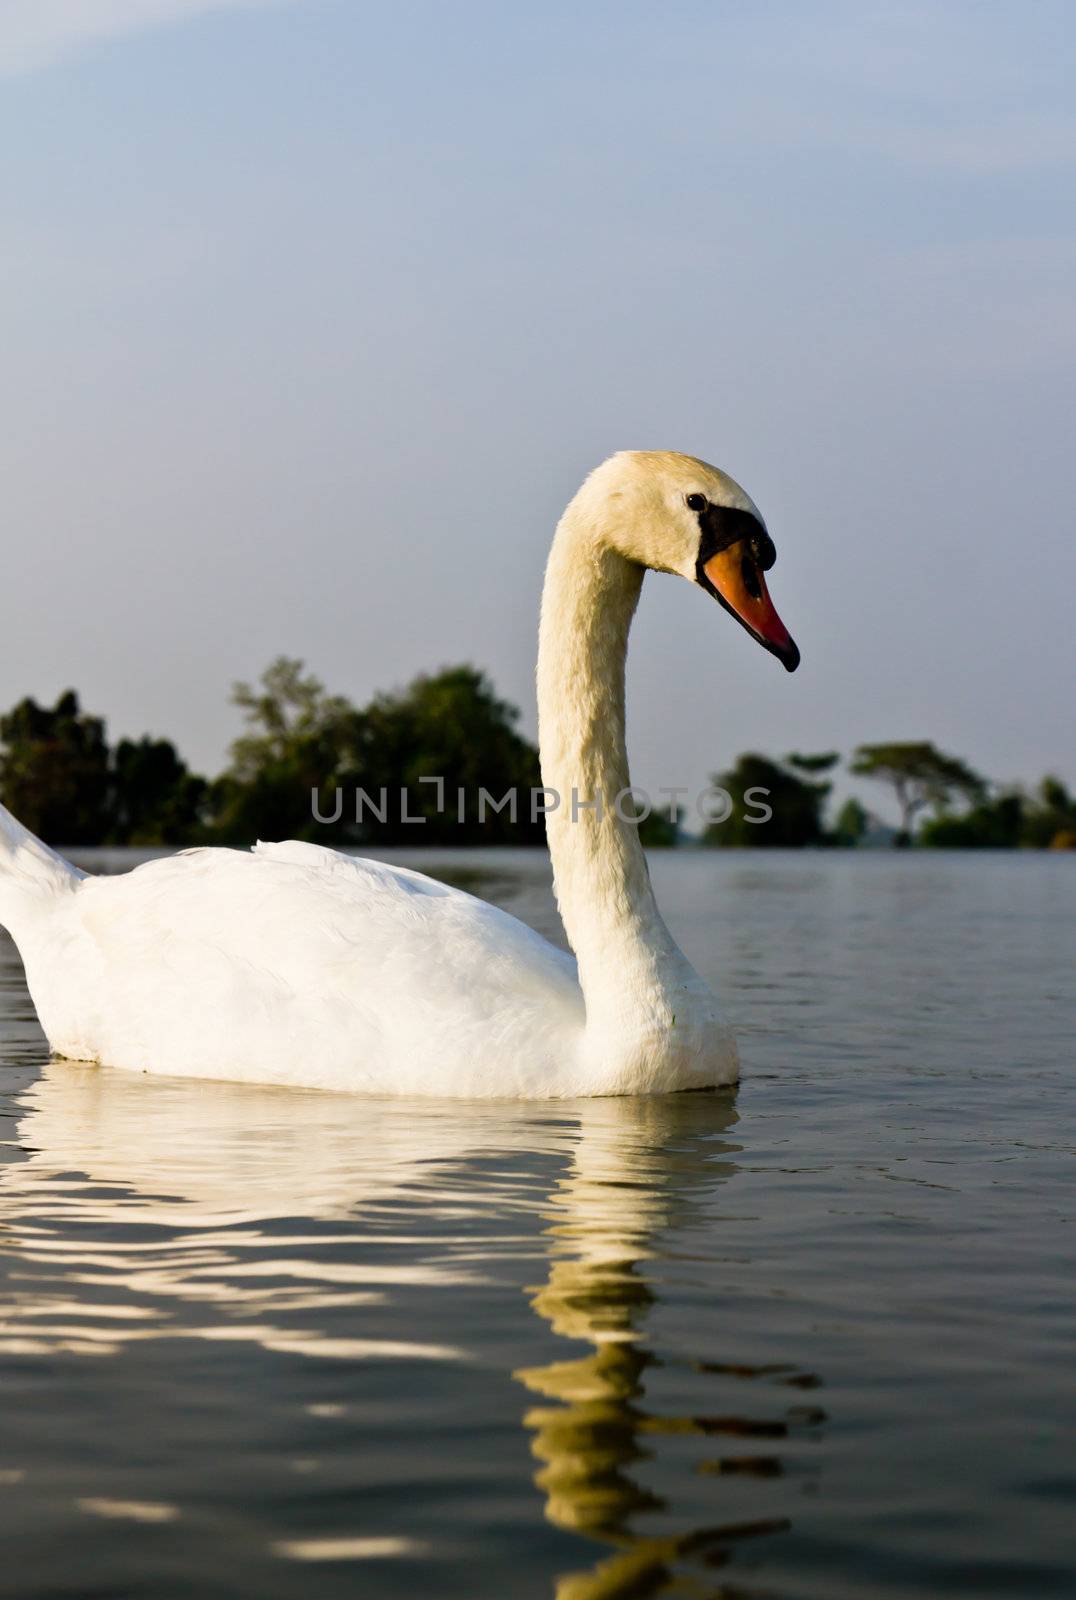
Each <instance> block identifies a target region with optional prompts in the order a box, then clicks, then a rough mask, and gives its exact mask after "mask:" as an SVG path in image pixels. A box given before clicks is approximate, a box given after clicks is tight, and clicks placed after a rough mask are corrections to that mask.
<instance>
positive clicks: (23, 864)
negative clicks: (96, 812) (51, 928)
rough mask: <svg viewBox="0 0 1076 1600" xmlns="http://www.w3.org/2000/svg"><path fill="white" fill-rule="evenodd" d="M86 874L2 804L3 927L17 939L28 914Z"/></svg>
mask: <svg viewBox="0 0 1076 1600" xmlns="http://www.w3.org/2000/svg"><path fill="white" fill-rule="evenodd" d="M84 876H85V874H84V873H81V872H80V871H79V870H78V868H77V867H73V866H72V865H71V863H70V861H65V860H64V858H63V856H61V855H57V854H56V851H55V850H50V849H49V847H48V845H47V844H42V843H41V840H40V839H37V838H35V837H34V835H33V834H32V833H31V832H30V830H29V828H24V827H23V825H22V823H21V822H16V820H15V818H14V817H13V816H12V815H11V812H10V811H8V810H7V809H6V808H5V807H4V806H0V926H3V927H5V928H7V930H8V932H9V933H10V934H12V935H13V936H14V937H15V938H17V937H18V933H19V928H20V926H21V925H22V924H23V922H24V921H25V919H26V918H27V917H32V916H33V915H34V913H35V912H37V913H40V912H41V911H43V910H45V909H46V908H47V907H48V904H49V902H50V901H53V900H55V899H57V898H58V897H60V896H62V895H63V894H64V893H65V892H67V891H68V890H70V889H73V888H74V887H75V885H76V884H77V883H78V882H79V881H80V880H81V879H82V878H83V877H84Z"/></svg>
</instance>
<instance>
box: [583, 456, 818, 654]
mask: <svg viewBox="0 0 1076 1600" xmlns="http://www.w3.org/2000/svg"><path fill="white" fill-rule="evenodd" d="M579 498H580V499H581V500H583V502H584V504H583V506H582V507H581V508H580V509H582V510H583V511H584V513H585V514H586V515H587V517H588V520H589V521H590V522H591V526H592V527H593V529H594V532H595V534H597V536H598V537H599V538H600V539H601V540H602V542H603V543H605V544H608V545H610V546H612V548H613V549H615V550H617V551H619V553H620V554H621V555H623V556H626V557H627V558H628V560H629V561H634V562H636V563H638V564H639V565H640V566H644V567H652V568H653V569H654V570H655V571H657V572H678V573H679V574H680V575H681V577H684V578H688V579H690V581H691V582H692V583H696V584H698V585H699V587H700V588H702V589H704V590H705V591H706V593H707V594H709V595H712V596H713V598H714V599H715V600H717V601H718V602H719V603H720V604H721V605H722V606H724V608H725V610H726V611H728V612H729V613H730V614H731V615H732V616H734V617H735V618H736V620H737V622H739V623H740V624H741V625H742V626H743V627H744V628H746V629H747V631H748V633H749V634H750V635H751V636H752V638H754V639H757V640H758V642H759V644H760V645H762V646H763V647H764V649H766V650H769V651H770V652H771V653H772V654H773V655H775V656H776V657H777V659H778V661H780V662H781V663H782V665H783V666H784V667H785V668H786V670H787V671H788V672H795V670H796V668H797V667H798V666H799V662H800V653H799V651H798V649H797V648H796V646H795V644H794V642H793V640H792V637H791V635H790V634H789V631H788V629H787V628H786V627H785V625H784V623H783V622H782V621H781V619H780V617H779V616H778V615H777V612H776V610H775V608H774V604H773V601H772V600H771V599H770V596H769V591H768V590H767V588H766V578H765V574H766V573H767V572H768V571H769V569H770V568H771V567H772V566H773V564H774V562H775V561H776V559H777V551H776V550H775V549H774V544H773V540H772V539H771V538H770V536H769V533H768V532H767V531H766V524H765V523H764V522H763V520H762V516H761V513H760V512H759V509H758V507H757V506H756V505H755V503H754V501H753V500H752V499H751V496H750V495H749V494H747V493H746V492H745V491H744V490H743V489H741V488H740V485H739V484H738V483H736V482H735V481H734V480H733V479H732V478H730V477H729V476H728V475H727V474H726V473H724V472H721V471H720V470H719V469H718V468H717V467H711V466H708V465H707V463H706V462H705V461H698V460H696V458H695V457H694V456H682V455H677V454H676V453H675V452H674V451H672V450H622V451H621V452H620V453H619V454H618V455H615V456H610V458H609V460H608V461H605V462H603V463H602V465H601V466H600V467H598V468H597V469H596V471H594V472H592V473H591V475H590V477H589V478H588V479H587V481H586V483H585V484H584V485H583V488H582V490H581V491H580V496H579Z"/></svg>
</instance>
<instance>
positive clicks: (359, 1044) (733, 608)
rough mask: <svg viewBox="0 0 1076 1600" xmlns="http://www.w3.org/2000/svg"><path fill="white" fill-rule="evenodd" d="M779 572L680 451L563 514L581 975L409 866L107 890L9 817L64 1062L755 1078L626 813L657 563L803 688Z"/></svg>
mask: <svg viewBox="0 0 1076 1600" xmlns="http://www.w3.org/2000/svg"><path fill="white" fill-rule="evenodd" d="M773 559H774V549H773V544H772V542H771V541H770V538H769V535H768V533H767V532H766V529H765V526H764V524H763V522H762V519H761V517H760V515H759V513H758V511H757V509H756V507H755V506H754V504H753V502H752V501H751V499H750V498H749V497H748V495H747V494H745V493H744V491H743V490H742V489H741V488H740V487H739V485H738V484H736V483H734V482H733V480H732V479H731V478H729V477H727V476H726V475H725V474H724V473H722V472H719V471H718V470H717V469H716V468H714V467H710V466H707V465H706V464H705V463H704V462H702V461H697V460H695V459H694V458H693V457H690V456H683V455H676V454H673V453H671V452H665V451H639V452H635V451H630V452H623V453H621V454H619V455H616V456H613V457H611V458H610V460H608V461H606V462H605V463H604V464H603V465H602V466H600V467H599V468H597V470H596V471H595V472H593V473H592V474H591V476H590V477H589V478H588V479H587V481H586V482H585V483H584V484H583V486H582V488H581V489H580V490H579V492H578V494H577V495H576V496H575V498H574V499H573V501H572V502H571V504H570V506H569V507H568V509H567V511H566V512H565V513H564V516H563V518H562V519H561V522H560V524H559V526H558V528H557V532H556V537H555V539H554V542H553V548H552V551H551V554H550V558H549V564H548V567H547V570H546V578H545V587H544V591H543V596H542V617H541V629H540V639H539V650H538V710H539V725H540V744H541V754H542V780H543V783H544V784H546V785H547V786H548V787H549V788H550V789H552V790H555V791H556V792H557V794H558V795H559V796H560V797H561V803H560V806H559V808H558V809H556V810H554V811H551V812H550V813H549V814H548V815H547V833H548V838H549V848H550V852H551V855H552V858H553V867H554V877H555V884H556V892H557V901H558V905H559V908H560V912H561V916H562V918H563V921H564V926H565V930H566V932H567V935H568V939H569V942H570V943H571V946H572V949H573V950H574V952H575V956H576V962H577V963H578V966H577V965H576V962H573V961H572V959H571V958H570V957H569V956H567V955H565V954H563V953H562V952H561V951H559V950H557V949H555V948H554V947H553V946H552V945H550V944H548V943H547V942H546V941H545V940H544V939H542V938H540V937H539V936H538V935H537V934H536V933H534V932H533V931H532V930H531V929H529V928H527V927H525V926H524V925H523V924H522V923H520V922H518V921H516V919H515V918H513V917H511V916H508V915H507V914H506V913H504V912H502V911H499V910H497V909H495V908H494V907H492V906H489V905H486V904H485V903H484V902H482V901H480V900H477V899H474V898H473V897H472V896H470V895H467V894H463V893H461V892H460V891H458V890H454V889H449V888H446V887H445V886H444V885H443V884H440V883H437V882H434V881H433V880H431V879H429V878H427V877H424V876H423V875H422V874H421V873H418V872H410V871H408V870H406V869H405V868H402V867H394V866H387V865H384V864H382V863H380V862H376V861H360V860H355V859H353V858H352V857H350V856H346V855H342V854H340V853H339V852H337V851H334V850H328V849H324V848H323V847H321V846H319V845H313V844H298V843H290V844H259V845H257V846H256V847H255V849H254V850H253V851H252V852H249V853H248V852H241V851H234V850H218V849H201V850H191V851H185V852H184V853H182V854H180V855H177V856H173V857H170V858H168V859H166V860H162V861H153V862H150V863H148V864H146V865H144V866H140V867H137V868H136V869H135V870H134V871H133V872H130V873H127V874H124V875H122V876H119V877H110V878H94V877H86V876H85V875H84V874H83V873H81V872H79V871H78V870H77V869H76V868H74V867H72V866H71V865H70V863H68V862H67V861H65V860H64V859H63V857H62V856H59V855H57V854H55V852H53V851H52V850H50V849H48V848H47V846H45V845H43V844H42V843H41V842H40V841H39V840H38V839H35V838H34V836H33V835H32V834H31V833H29V832H28V831H27V830H26V829H25V828H23V827H21V825H20V824H19V823H18V822H16V821H15V819H14V818H13V817H11V816H10V814H9V813H7V812H6V811H3V810H2V808H0V923H2V924H3V925H4V926H6V927H7V928H8V930H9V931H10V933H11V934H12V936H13V937H14V939H15V941H16V943H17V945H18V947H19V950H20V953H21V955H22V958H23V963H24V965H25V968H26V977H27V982H28V984H29V987H30V992H31V994H32V995H33V999H34V1003H35V1005H36V1007H37V1012H38V1016H39V1017H40V1019H41V1024H42V1027H43V1028H44V1030H45V1033H46V1034H47V1036H48V1039H49V1043H50V1045H51V1047H52V1049H53V1050H54V1051H55V1052H56V1053H57V1054H58V1055H62V1056H68V1057H71V1058H74V1059H76V1060H84V1061H99V1062H104V1063H108V1064H109V1065H111V1066H115V1067H124V1068H129V1069H131V1070H134V1071H144V1072H155V1073H167V1074H175V1075H178V1076H184V1077H203V1078H210V1077H211V1078H231V1079H240V1080H247V1081H251V1082H261V1083H281V1084H297V1085H305V1086H308V1087H312V1088H333V1089H352V1090H359V1091H365V1092H371V1093H389V1094H404V1095H418V1094H432V1095H459V1096H483V1097H492V1096H510V1097H518V1098H544V1097H555V1096H566V1095H601V1094H637V1093H661V1092H666V1091H670V1090H677V1089H690V1088H702V1087H709V1086H712V1085H716V1084H725V1083H732V1082H735V1080H736V1077H737V1075H738V1064H737V1056H736V1047H735V1044H734V1042H733V1039H732V1036H731V1034H730V1033H729V1031H728V1029H727V1028H726V1026H725V1025H724V1023H723V1022H722V1021H721V1018H720V1014H719V1011H718V1007H717V1003H716V1001H715V999H714V997H713V995H712V994H711V992H710V990H709V989H708V988H707V986H706V985H705V984H704V983H703V981H702V979H701V978H700V977H699V976H698V974H697V973H696V972H695V971H694V969H693V968H692V967H691V965H690V964H689V962H688V961H687V959H686V957H685V956H684V955H683V954H682V953H681V951H680V950H679V949H678V947H677V945H676V943H675V941H674V940H673V938H672V936H671V934H670V933H669V931H668V929H667V928H666V927H665V924H664V922H663V921H662V919H661V916H660V914H659V912H658V909H657V905H656V904H655V901H654V895H653V891H652V889H651V886H650V878H649V873H648V871H647V866H646V860H645V857H644V855H643V851H642V848H641V846H640V844H639V839H638V831H637V829H636V827H635V826H634V825H632V824H631V823H628V822H625V821H623V820H622V817H621V816H620V814H619V812H618V808H617V806H616V805H615V804H614V801H615V798H616V797H617V796H619V795H622V794H623V792H624V791H626V790H627V789H628V786H629V783H630V779H629V777H628V766H627V757H626V754H625V748H624V659H625V654H626V650H627V641H628V629H629V627H630V624H631V619H632V616H633V613H634V611H635V607H636V604H637V602H638V598H639V590H640V587H641V584H642V580H643V573H644V569H645V568H647V567H652V568H654V569H656V570H658V571H663V572H675V573H679V574H680V575H681V576H683V577H685V578H689V579H691V580H692V581H693V582H696V583H698V584H700V585H701V586H702V587H703V588H704V589H705V590H707V591H708V592H709V593H710V594H711V595H713V596H714V597H715V598H716V599H718V600H719V601H720V602H721V604H722V605H723V606H724V607H725V609H726V610H728V611H730V612H731V613H732V614H733V615H734V616H735V617H737V618H738V620H739V621H740V622H741V623H742V624H743V625H744V626H745V627H746V628H747V630H748V631H749V632H750V633H751V634H753V636H754V637H755V638H756V639H758V640H759V642H760V643H762V644H763V645H765V647H766V648H767V649H768V650H770V651H772V652H773V654H775V655H776V656H778V658H779V659H780V660H781V661H783V663H784V665H785V666H786V667H787V668H788V670H789V671H792V670H794V668H795V667H796V665H797V663H798V661H799V653H798V651H797V650H796V646H795V645H794V644H793V642H792V640H791V639H790V637H789V635H788V633H787V631H786V630H785V628H784V625H783V624H782V622H781V621H780V618H779V617H778V616H777V613H776V611H775V610H774V608H773V605H772V603H771V601H770V599H769V596H768V594H767V591H766V583H765V579H764V577H763V575H762V574H763V571H764V570H765V569H767V568H768V567H769V566H771V565H772V562H773ZM595 801H597V804H596V805H595ZM588 806H589V807H590V809H588ZM624 809H625V803H624V801H621V804H620V808H619V810H620V811H623V810H624Z"/></svg>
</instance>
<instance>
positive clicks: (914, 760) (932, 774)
mask: <svg viewBox="0 0 1076 1600" xmlns="http://www.w3.org/2000/svg"><path fill="white" fill-rule="evenodd" d="M851 771H852V772H853V773H855V775H856V776H857V777H862V778H876V779H878V781H879V782H881V783H888V784H891V785H892V787H893V791H894V793H895V795H896V799H897V805H898V806H899V808H900V833H899V834H898V835H897V842H898V843H900V844H908V843H910V842H911V836H912V828H913V825H914V823H915V819H916V817H917V816H918V815H919V814H920V812H921V811H923V810H925V808H926V807H927V806H934V807H935V808H937V809H943V808H944V807H945V806H947V805H948V804H949V803H950V801H951V800H952V798H953V796H954V795H961V796H963V797H964V798H965V799H968V800H978V799H980V798H981V797H982V795H983V794H984V792H985V787H986V786H985V784H984V783H983V780H982V778H980V777H979V776H978V774H977V773H975V772H973V771H972V770H971V768H970V767H968V766H965V764H964V762H962V761H960V760H959V759H958V758H957V757H956V756H949V755H946V754H945V753H944V752H943V751H941V750H937V749H935V747H934V745H932V744H930V743H929V742H928V741H926V740H921V741H920V742H918V743H911V744H861V745H860V746H859V748H858V749H857V750H856V753H855V756H854V758H853V761H852V764H851Z"/></svg>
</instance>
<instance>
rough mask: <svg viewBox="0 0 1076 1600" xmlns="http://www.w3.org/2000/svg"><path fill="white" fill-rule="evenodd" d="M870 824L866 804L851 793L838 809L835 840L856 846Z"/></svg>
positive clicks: (834, 833) (841, 843) (834, 830)
mask: <svg viewBox="0 0 1076 1600" xmlns="http://www.w3.org/2000/svg"><path fill="white" fill-rule="evenodd" d="M869 826H870V818H869V817H868V815H867V808H866V806H864V805H863V804H861V802H860V801H858V800H857V799H856V798H855V796H854V795H850V796H849V798H848V799H847V800H846V801H845V802H844V805H843V806H842V807H841V809H840V810H839V811H838V813H837V820H836V822H835V823H834V824H833V842H834V844H839V845H846V846H849V847H854V846H855V845H857V844H859V843H860V841H861V840H862V838H863V836H864V834H865V833H866V831H867V829H868V827H869Z"/></svg>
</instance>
